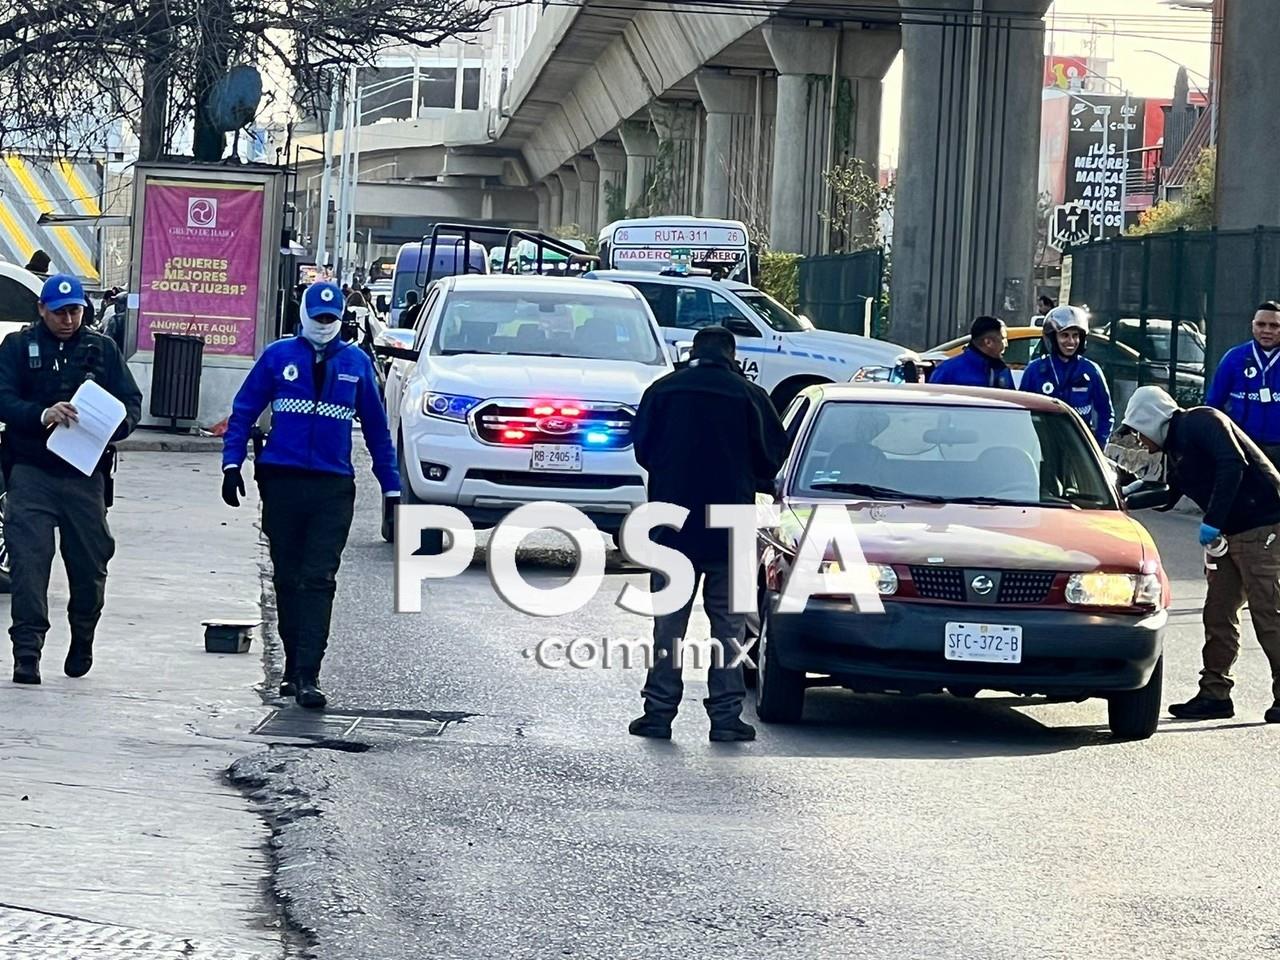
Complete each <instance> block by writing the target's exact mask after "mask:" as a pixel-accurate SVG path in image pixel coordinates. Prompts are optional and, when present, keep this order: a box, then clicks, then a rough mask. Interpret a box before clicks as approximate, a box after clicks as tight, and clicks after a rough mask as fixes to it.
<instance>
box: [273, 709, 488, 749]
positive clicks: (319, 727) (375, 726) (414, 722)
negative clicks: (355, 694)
mask: <svg viewBox="0 0 1280 960" xmlns="http://www.w3.org/2000/svg"><path fill="white" fill-rule="evenodd" d="M469 716H473V714H468V713H457V712H450V711H431V710H348V711H338V710H326V711H311V710H302V709H300V708H289V709H285V710H273V711H272V712H271V713H270V714H268V715H267V716H266V717H265V718H264V719H263V720H262V722H261V723H259V724H258V725H257V726H256V727H254V728H253V730H252V735H253V736H256V737H264V738H267V739H269V740H300V741H303V742H302V743H299V744H297V746H311V747H319V748H324V749H331V750H344V751H347V752H351V753H362V752H363V751H365V750H368V749H370V748H371V747H372V744H371V743H369V742H368V741H369V740H431V739H435V738H436V737H439V736H440V735H441V734H443V733H444V732H445V730H447V729H448V728H449V727H450V726H451V725H453V724H457V723H463V722H465V721H466V719H467V718H468V717H469ZM356 737H359V738H360V739H355V738H356Z"/></svg>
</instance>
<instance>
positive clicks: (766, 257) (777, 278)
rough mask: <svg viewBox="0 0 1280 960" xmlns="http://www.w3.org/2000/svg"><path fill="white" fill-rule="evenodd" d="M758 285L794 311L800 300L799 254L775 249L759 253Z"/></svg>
mask: <svg viewBox="0 0 1280 960" xmlns="http://www.w3.org/2000/svg"><path fill="white" fill-rule="evenodd" d="M758 286H759V287H760V289H761V290H763V291H764V292H765V293H767V294H769V296H771V297H773V299H775V300H777V301H778V302H779V303H781V304H782V305H783V306H784V307H786V308H787V309H788V310H793V311H794V310H795V309H796V308H797V306H798V305H799V302H800V254H798V253H782V252H781V251H777V250H770V251H769V252H768V253H763V254H761V255H760V276H759V278H758Z"/></svg>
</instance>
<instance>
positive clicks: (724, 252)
mask: <svg viewBox="0 0 1280 960" xmlns="http://www.w3.org/2000/svg"><path fill="white" fill-rule="evenodd" d="M679 264H684V265H687V266H689V267H690V268H692V269H694V270H700V271H707V272H709V273H712V274H719V275H720V276H723V277H725V278H728V279H732V280H741V281H742V282H743V283H751V282H752V275H753V273H754V271H753V269H752V256H751V242H750V237H749V236H748V234H747V228H746V225H745V224H743V223H742V222H741V221H738V220H711V219H708V218H705V217H646V218H644V219H642V220H615V221H614V222H613V223H611V224H609V225H608V226H607V227H605V228H604V229H603V230H601V231H600V269H603V270H648V271H652V272H654V273H659V272H661V271H663V270H667V269H669V268H671V267H672V266H674V265H679Z"/></svg>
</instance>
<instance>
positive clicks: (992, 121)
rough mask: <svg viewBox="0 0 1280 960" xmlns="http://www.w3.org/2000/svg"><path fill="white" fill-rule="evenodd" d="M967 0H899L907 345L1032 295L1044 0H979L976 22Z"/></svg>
mask: <svg viewBox="0 0 1280 960" xmlns="http://www.w3.org/2000/svg"><path fill="white" fill-rule="evenodd" d="M974 2H975V0H902V6H903V13H904V14H910V13H911V12H912V8H919V10H918V14H917V17H916V18H914V19H916V20H917V21H919V22H912V18H910V17H908V19H907V20H906V22H905V23H904V24H903V28H902V46H903V52H904V56H905V64H904V66H905V70H904V75H903V91H902V135H901V147H900V157H899V164H898V181H897V203H896V205H895V209H894V228H893V231H894V232H893V293H892V301H893V329H892V333H891V336H892V337H893V339H894V340H896V341H898V342H900V343H903V344H906V345H908V346H912V347H928V346H932V345H933V344H935V343H938V342H939V341H942V340H947V339H950V338H951V337H952V336H955V335H957V334H959V333H960V332H962V331H964V330H967V329H968V327H969V324H970V323H971V322H972V321H973V318H974V317H975V316H979V315H982V314H992V315H995V316H999V317H1002V318H1004V319H1005V320H1007V321H1014V320H1017V321H1025V320H1026V318H1027V317H1029V316H1030V315H1031V312H1032V307H1033V303H1032V301H1033V299H1034V297H1033V293H1034V289H1033V287H1032V261H1033V257H1034V252H1035V239H1036V237H1035V233H1036V190H1037V182H1038V175H1037V171H1038V169H1039V148H1040V91H1041V85H1042V77H1043V75H1044V20H1043V16H1044V12H1045V10H1046V9H1047V7H1048V6H1049V0H983V4H982V5H983V13H984V19H983V25H982V28H981V29H975V28H974V27H973V26H972V24H973V22H974V16H973V13H974ZM939 8H945V9H944V10H942V11H940V9H939Z"/></svg>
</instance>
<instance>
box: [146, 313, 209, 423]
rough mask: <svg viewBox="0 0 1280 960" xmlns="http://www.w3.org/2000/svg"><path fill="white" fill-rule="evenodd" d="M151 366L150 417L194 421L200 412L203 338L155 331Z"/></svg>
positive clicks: (175, 420)
mask: <svg viewBox="0 0 1280 960" xmlns="http://www.w3.org/2000/svg"><path fill="white" fill-rule="evenodd" d="M155 341H156V346H155V365H154V366H153V367H152V369H151V416H153V417H156V418H157V419H167V420H169V421H171V423H172V426H173V427H174V428H175V429H176V428H177V426H178V421H179V420H194V419H196V417H197V416H198V415H199V413H200V370H201V366H202V364H203V362H204V338H202V337H192V336H187V335H184V334H175V333H157V334H156V337H155Z"/></svg>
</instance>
